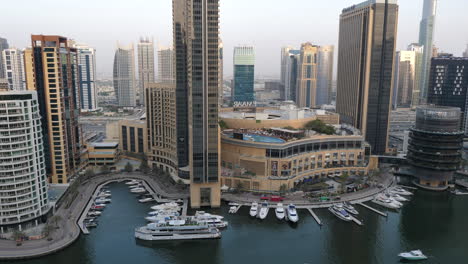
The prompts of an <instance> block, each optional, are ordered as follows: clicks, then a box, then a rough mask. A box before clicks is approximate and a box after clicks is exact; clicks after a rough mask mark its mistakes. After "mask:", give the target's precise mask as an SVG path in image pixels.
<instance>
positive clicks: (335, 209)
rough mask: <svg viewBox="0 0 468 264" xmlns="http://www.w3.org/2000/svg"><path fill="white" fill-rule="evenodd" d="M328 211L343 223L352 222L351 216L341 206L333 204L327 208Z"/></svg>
mask: <svg viewBox="0 0 468 264" xmlns="http://www.w3.org/2000/svg"><path fill="white" fill-rule="evenodd" d="M328 211H330V212H331V213H332V214H334V215H335V216H336V217H338V218H339V219H341V220H343V221H346V222H349V221H351V220H352V218H351V216H350V215H349V214H348V212H347V211H346V210H345V209H344V207H343V204H334V205H333V206H330V207H328Z"/></svg>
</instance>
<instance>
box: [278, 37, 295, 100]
mask: <svg viewBox="0 0 468 264" xmlns="http://www.w3.org/2000/svg"><path fill="white" fill-rule="evenodd" d="M292 49H293V47H292V46H285V47H282V48H281V69H280V74H281V77H280V83H281V86H282V87H281V88H280V98H281V100H289V99H287V97H289V95H286V91H285V88H286V74H287V63H288V61H289V56H290V53H289V51H290V50H292Z"/></svg>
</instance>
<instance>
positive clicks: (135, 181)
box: [125, 180, 140, 185]
mask: <svg viewBox="0 0 468 264" xmlns="http://www.w3.org/2000/svg"><path fill="white" fill-rule="evenodd" d="M139 183H140V181H137V180H131V181H128V182H126V183H125V184H127V185H135V184H139Z"/></svg>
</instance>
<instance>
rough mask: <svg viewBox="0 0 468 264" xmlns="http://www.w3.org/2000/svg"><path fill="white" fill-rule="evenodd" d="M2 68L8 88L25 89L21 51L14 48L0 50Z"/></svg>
mask: <svg viewBox="0 0 468 264" xmlns="http://www.w3.org/2000/svg"><path fill="white" fill-rule="evenodd" d="M1 55H2V57H3V58H2V62H3V69H4V70H5V79H6V80H7V82H8V88H9V90H15V91H23V90H26V83H25V76H24V58H23V52H22V51H21V50H19V49H16V48H11V49H4V50H3V51H2V54H1Z"/></svg>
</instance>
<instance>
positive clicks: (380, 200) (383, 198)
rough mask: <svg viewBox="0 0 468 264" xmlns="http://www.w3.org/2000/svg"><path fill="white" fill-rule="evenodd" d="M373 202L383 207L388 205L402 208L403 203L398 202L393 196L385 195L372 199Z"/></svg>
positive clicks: (388, 206)
mask: <svg viewBox="0 0 468 264" xmlns="http://www.w3.org/2000/svg"><path fill="white" fill-rule="evenodd" d="M372 202H373V203H375V204H378V205H381V206H383V207H387V208H390V209H400V207H401V203H400V202H397V201H395V200H393V199H391V198H388V197H386V196H385V195H377V196H376V197H375V199H374V200H372Z"/></svg>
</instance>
